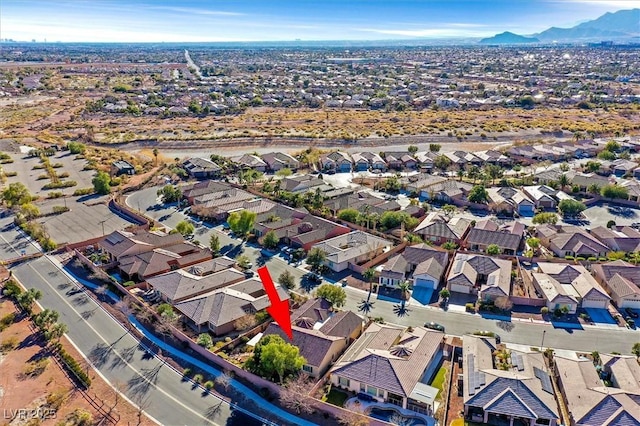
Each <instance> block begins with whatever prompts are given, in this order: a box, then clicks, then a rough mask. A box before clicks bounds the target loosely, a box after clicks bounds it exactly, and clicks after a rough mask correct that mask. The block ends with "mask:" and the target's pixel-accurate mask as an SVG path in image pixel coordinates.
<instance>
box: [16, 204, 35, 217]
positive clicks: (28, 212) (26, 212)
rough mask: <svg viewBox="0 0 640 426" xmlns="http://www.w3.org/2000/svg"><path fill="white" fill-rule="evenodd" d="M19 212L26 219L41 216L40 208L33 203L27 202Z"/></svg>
mask: <svg viewBox="0 0 640 426" xmlns="http://www.w3.org/2000/svg"><path fill="white" fill-rule="evenodd" d="M18 213H19V214H20V215H21V216H22V217H24V218H25V219H26V220H31V219H35V218H37V217H39V216H40V209H38V207H37V206H36V205H35V204H33V203H25V204H22V205H21V206H20V210H19V211H18Z"/></svg>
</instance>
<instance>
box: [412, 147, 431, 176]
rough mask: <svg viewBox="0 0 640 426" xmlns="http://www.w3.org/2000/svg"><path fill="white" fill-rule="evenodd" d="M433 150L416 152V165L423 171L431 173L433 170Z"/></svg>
mask: <svg viewBox="0 0 640 426" xmlns="http://www.w3.org/2000/svg"><path fill="white" fill-rule="evenodd" d="M430 154H432V153H431V152H416V155H415V158H416V163H417V164H416V165H417V168H418V169H420V171H421V172H425V173H431V171H432V170H433V158H432V157H431V155H430Z"/></svg>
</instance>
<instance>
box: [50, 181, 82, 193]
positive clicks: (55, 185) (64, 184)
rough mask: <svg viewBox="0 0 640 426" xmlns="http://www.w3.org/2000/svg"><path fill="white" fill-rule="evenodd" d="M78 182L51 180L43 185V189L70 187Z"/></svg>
mask: <svg viewBox="0 0 640 426" xmlns="http://www.w3.org/2000/svg"><path fill="white" fill-rule="evenodd" d="M77 184H78V182H76V181H75V180H61V181H59V182H49V183H48V184H46V185H45V186H43V187H42V189H43V190H45V191H46V190H47V189H60V188H70V187H72V186H76V185H77Z"/></svg>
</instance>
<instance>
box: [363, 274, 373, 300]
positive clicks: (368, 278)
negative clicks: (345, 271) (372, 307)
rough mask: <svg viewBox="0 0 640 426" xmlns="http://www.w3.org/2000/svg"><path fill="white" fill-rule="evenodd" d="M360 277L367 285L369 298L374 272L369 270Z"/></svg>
mask: <svg viewBox="0 0 640 426" xmlns="http://www.w3.org/2000/svg"><path fill="white" fill-rule="evenodd" d="M362 276H363V277H364V279H365V280H367V282H368V283H369V297H371V293H372V292H373V279H374V278H375V277H376V270H375V269H373V268H369V269H367V270H366V271H364V272H363V273H362Z"/></svg>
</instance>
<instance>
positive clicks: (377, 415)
mask: <svg viewBox="0 0 640 426" xmlns="http://www.w3.org/2000/svg"><path fill="white" fill-rule="evenodd" d="M367 414H368V415H369V416H371V417H373V418H374V419H378V420H383V421H385V422H389V423H393V424H401V425H402V426H427V422H425V421H424V420H423V419H421V418H420V417H415V416H407V415H404V414H401V413H400V412H399V411H398V410H394V409H393V408H377V407H372V408H370V409H369V411H368V413H367Z"/></svg>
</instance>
